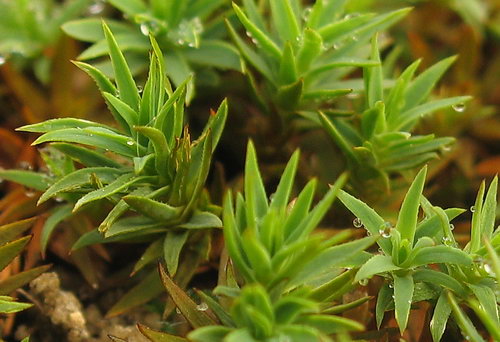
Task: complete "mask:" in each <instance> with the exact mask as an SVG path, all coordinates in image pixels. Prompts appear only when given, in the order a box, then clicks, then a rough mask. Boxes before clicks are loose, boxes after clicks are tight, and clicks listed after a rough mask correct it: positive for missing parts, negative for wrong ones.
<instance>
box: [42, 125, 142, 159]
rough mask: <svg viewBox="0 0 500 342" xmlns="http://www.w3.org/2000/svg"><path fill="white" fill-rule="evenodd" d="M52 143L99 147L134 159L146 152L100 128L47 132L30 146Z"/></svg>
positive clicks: (127, 139) (119, 135)
mask: <svg viewBox="0 0 500 342" xmlns="http://www.w3.org/2000/svg"><path fill="white" fill-rule="evenodd" d="M52 141H60V142H70V143H77V144H83V145H89V146H94V147H99V148H102V149H107V150H109V151H112V152H115V153H118V154H121V155H124V156H127V157H136V156H137V154H144V153H145V152H146V150H145V148H144V147H143V146H139V145H137V144H136V143H135V141H133V140H131V138H129V137H127V136H126V135H122V134H118V133H115V132H113V131H111V130H108V129H106V128H101V127H87V128H81V129H80V128H65V129H60V130H57V131H52V132H48V133H45V134H43V135H42V136H40V137H39V138H38V139H36V140H35V141H34V142H33V144H32V145H38V144H41V143H44V142H52Z"/></svg>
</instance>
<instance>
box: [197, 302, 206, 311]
mask: <svg viewBox="0 0 500 342" xmlns="http://www.w3.org/2000/svg"><path fill="white" fill-rule="evenodd" d="M196 310H198V311H207V310H208V305H207V303H205V302H201V303H200V304H198V305H196Z"/></svg>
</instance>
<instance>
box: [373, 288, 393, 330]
mask: <svg viewBox="0 0 500 342" xmlns="http://www.w3.org/2000/svg"><path fill="white" fill-rule="evenodd" d="M392 294H393V290H392V289H391V288H390V287H389V284H384V285H382V287H381V288H380V291H379V292H378V296H377V304H376V306H375V318H376V321H377V329H380V326H381V325H382V321H383V320H384V316H385V311H386V310H387V308H388V307H389V305H390V304H391V303H392V302H393V299H392Z"/></svg>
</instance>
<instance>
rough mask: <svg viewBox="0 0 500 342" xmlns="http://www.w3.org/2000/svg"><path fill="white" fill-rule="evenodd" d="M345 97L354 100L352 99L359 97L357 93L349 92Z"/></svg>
mask: <svg viewBox="0 0 500 342" xmlns="http://www.w3.org/2000/svg"><path fill="white" fill-rule="evenodd" d="M346 97H347V98H348V99H351V100H354V99H357V98H359V93H349V94H347V95H346Z"/></svg>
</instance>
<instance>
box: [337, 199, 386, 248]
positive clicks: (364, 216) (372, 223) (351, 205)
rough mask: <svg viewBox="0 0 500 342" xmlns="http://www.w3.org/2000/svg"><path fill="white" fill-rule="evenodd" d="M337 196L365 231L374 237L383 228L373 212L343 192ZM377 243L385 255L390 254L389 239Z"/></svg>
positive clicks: (381, 220) (381, 222) (383, 222)
mask: <svg viewBox="0 0 500 342" xmlns="http://www.w3.org/2000/svg"><path fill="white" fill-rule="evenodd" d="M338 196H339V199H340V201H341V202H342V203H343V204H344V205H345V206H346V207H347V209H349V210H350V211H351V212H352V213H353V214H354V215H355V216H356V218H357V219H359V220H360V221H361V223H362V224H363V226H364V227H365V229H366V230H367V231H369V232H370V233H371V234H372V235H374V236H375V235H378V234H379V230H380V227H382V226H384V224H385V221H384V219H383V218H382V217H380V216H379V215H378V214H377V213H376V212H375V210H373V209H372V208H370V206H368V205H367V204H366V203H364V202H362V201H360V200H359V199H357V198H355V197H353V196H351V195H349V194H348V193H347V192H345V191H343V190H341V191H340V192H339V195H338ZM377 243H378V244H379V245H380V247H381V248H382V250H383V251H384V252H385V254H387V255H390V254H391V251H392V246H391V241H390V240H389V239H379V240H378V241H377Z"/></svg>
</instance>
